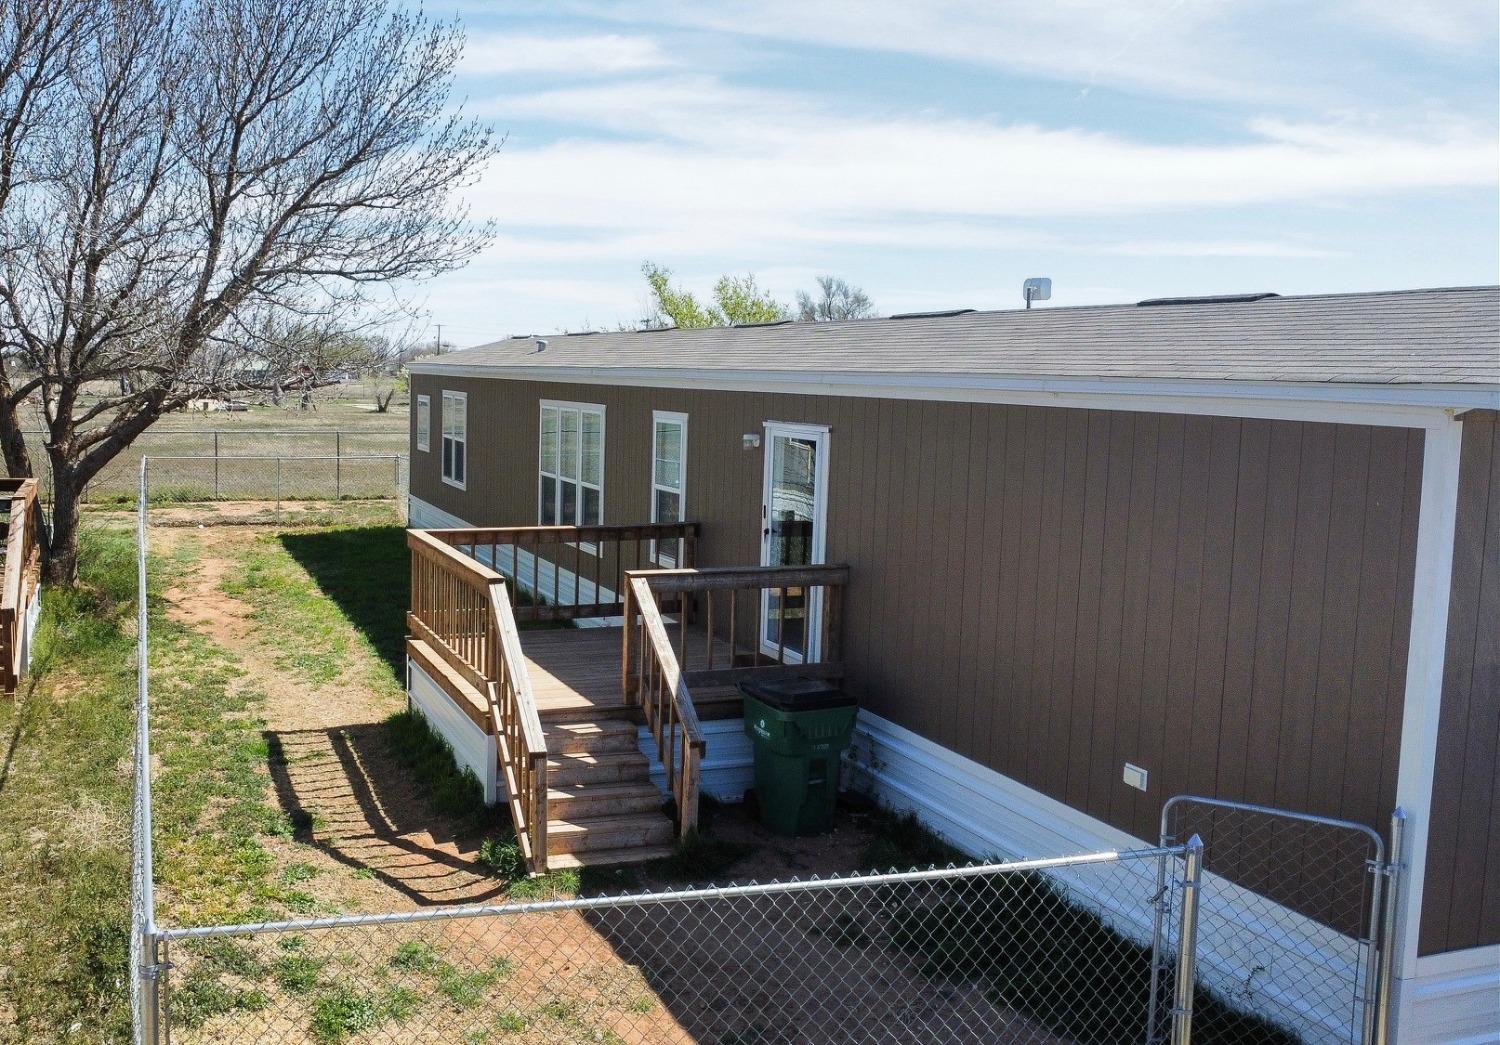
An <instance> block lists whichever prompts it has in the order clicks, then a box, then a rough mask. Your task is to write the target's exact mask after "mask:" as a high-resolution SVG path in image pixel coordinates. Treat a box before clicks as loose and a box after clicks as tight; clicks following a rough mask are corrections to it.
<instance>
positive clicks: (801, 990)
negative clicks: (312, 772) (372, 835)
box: [162, 846, 1197, 1045]
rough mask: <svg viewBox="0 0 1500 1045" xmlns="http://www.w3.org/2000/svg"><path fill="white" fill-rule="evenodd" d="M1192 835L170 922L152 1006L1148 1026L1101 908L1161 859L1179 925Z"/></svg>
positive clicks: (1149, 890)
mask: <svg viewBox="0 0 1500 1045" xmlns="http://www.w3.org/2000/svg"><path fill="white" fill-rule="evenodd" d="M1196 852H1197V851H1196V850H1193V849H1190V847H1188V846H1181V847H1176V848H1174V849H1170V850H1162V851H1157V850H1144V851H1140V852H1125V853H1108V854H1096V855H1089V856H1081V857H1069V858H1064V859H1058V860H1034V861H1019V862H1014V863H1004V864H987V865H980V866H973V867H966V868H958V869H954V868H949V869H943V870H928V871H915V872H908V873H900V874H895V873H892V874H880V875H869V876H859V877H850V878H839V879H831V880H827V881H800V882H787V883H779V884H770V885H750V886H741V887H727V888H715V889H698V890H687V891H682V892H675V893H674V892H669V893H652V894H640V895H626V896H619V897H605V898H592V899H580V900H563V901H555V902H550V903H534V904H519V905H508V906H501V907H483V908H453V909H447V910H441V911H427V912H420V913H414V914H392V915H382V916H372V917H363V918H344V919H325V920H307V921H293V922H280V923H275V924H270V925H259V926H228V927H218V928H209V929H198V930H195V929H171V930H167V931H165V932H164V933H162V939H163V940H164V941H165V946H166V947H167V948H168V949H169V950H168V953H167V957H168V958H169V961H170V964H169V965H168V970H169V972H168V980H167V982H166V984H165V986H164V990H163V996H164V999H165V1012H166V1014H167V1017H168V1020H169V1022H170V1026H171V1034H172V1040H173V1041H175V1042H194V1041H214V1042H234V1043H243V1045H250V1043H273V1042H274V1043H282V1042H295V1041H335V1040H341V1039H342V1038H344V1037H347V1036H352V1035H355V1034H358V1035H360V1037H361V1040H366V1041H379V1042H392V1043H395V1042H481V1041H489V1040H492V1039H494V1040H506V1041H522V1042H573V1041H611V1042H621V1041H629V1042H714V1043H725V1045H728V1043H741V1042H745V1043H748V1042H758V1043H766V1045H769V1043H772V1042H778V1043H780V1042H799V1043H801V1042H935V1041H942V1042H972V1043H976V1045H977V1043H980V1042H1079V1043H1083V1042H1101V1043H1102V1042H1124V1041H1131V1042H1141V1041H1144V1040H1145V1033H1146V1022H1147V1016H1148V1013H1149V1011H1150V1008H1151V1006H1150V998H1149V992H1150V990H1151V982H1152V981H1151V962H1150V948H1149V946H1148V945H1147V944H1146V943H1145V942H1143V941H1142V940H1139V939H1132V938H1131V937H1130V936H1128V935H1126V934H1124V933H1122V932H1120V931H1118V930H1117V929H1116V928H1115V927H1114V925H1115V923H1128V924H1141V923H1142V921H1143V919H1145V918H1147V917H1149V912H1150V911H1151V909H1152V904H1153V900H1154V892H1155V886H1154V883H1155V867H1156V863H1157V860H1158V859H1164V860H1167V861H1169V862H1170V863H1171V864H1172V865H1173V866H1174V867H1175V868H1177V869H1178V873H1176V874H1174V875H1173V876H1172V879H1171V883H1170V889H1171V892H1172V894H1173V902H1172V904H1171V906H1172V907H1173V909H1174V910H1177V911H1179V915H1180V916H1179V921H1178V924H1179V925H1182V924H1184V922H1183V921H1182V918H1181V912H1183V911H1184V910H1186V908H1185V907H1184V905H1183V904H1181V903H1179V902H1177V900H1178V898H1180V897H1181V896H1182V894H1183V891H1184V890H1185V889H1187V890H1190V889H1191V888H1192V887H1193V883H1194V879H1195V877H1196V874H1197V871H1196V870H1195V868H1196V862H1195V861H1196ZM1073 881H1077V882H1079V883H1081V884H1082V886H1083V888H1082V889H1074V888H1072V887H1071V886H1070V884H1069V883H1070V882H1073ZM1191 936H1192V928H1191V925H1188V926H1187V928H1186V931H1185V932H1184V931H1182V930H1179V931H1176V932H1174V938H1176V939H1177V940H1178V941H1179V942H1181V943H1182V944H1183V946H1185V947H1187V948H1188V949H1189V950H1190V949H1191ZM1173 968H1174V975H1173V976H1171V977H1169V978H1168V979H1167V980H1166V981H1165V982H1164V983H1163V986H1162V1006H1161V1008H1162V1010H1163V1011H1164V1012H1170V1013H1175V1014H1176V1022H1177V1024H1178V1025H1179V1026H1180V1028H1181V1030H1180V1032H1179V1033H1184V1034H1185V1032H1186V1021H1187V1020H1189V1019H1190V1018H1191V1015H1192V1012H1191V1009H1192V999H1191V988H1190V986H1189V987H1188V988H1187V990H1188V993H1187V995H1180V994H1179V991H1180V990H1181V989H1182V988H1181V986H1180V984H1179V979H1178V977H1177V976H1176V975H1175V969H1176V962H1175V960H1174V962H1173ZM1184 982H1187V983H1189V984H1190V982H1191V977H1190V976H1189V977H1188V979H1187V980H1186V981H1184ZM226 998H227V999H228V1002H227V1004H226V1001H225V999H226ZM209 1001H211V1002H212V1004H205V1002H209ZM226 1009H227V1010H228V1011H225V1010H226ZM209 1013H213V1015H209ZM1178 1040H1186V1038H1185V1037H1182V1038H1179V1039H1178Z"/></svg>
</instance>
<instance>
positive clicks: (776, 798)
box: [740, 678, 859, 835]
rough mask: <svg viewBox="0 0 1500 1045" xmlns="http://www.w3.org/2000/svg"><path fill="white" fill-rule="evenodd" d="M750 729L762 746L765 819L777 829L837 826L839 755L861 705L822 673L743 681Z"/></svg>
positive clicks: (759, 763)
mask: <svg viewBox="0 0 1500 1045" xmlns="http://www.w3.org/2000/svg"><path fill="white" fill-rule="evenodd" d="M740 692H741V693H743V694H744V695H745V734H746V735H747V736H749V737H750V742H751V744H752V745H753V746H754V748H755V797H756V800H757V801H758V803H759V805H760V822H761V823H762V824H763V825H764V826H766V827H767V828H769V829H770V830H772V831H775V832H776V833H777V834H783V835H815V834H820V833H821V832H823V831H827V830H828V829H829V828H830V827H832V826H833V809H834V804H835V802H836V801H837V799H838V791H839V756H840V754H842V753H843V750H844V749H845V748H846V747H848V746H849V740H850V737H851V735H852V734H853V732H854V716H855V714H856V713H857V711H858V710H859V709H858V705H857V704H856V703H855V700H854V698H853V697H850V696H846V695H845V694H844V693H843V691H842V690H840V689H839V687H838V686H837V685H836V684H834V683H830V682H828V681H826V680H823V679H814V678H786V679H776V680H766V681H759V682H758V681H753V680H750V681H745V682H741V683H740Z"/></svg>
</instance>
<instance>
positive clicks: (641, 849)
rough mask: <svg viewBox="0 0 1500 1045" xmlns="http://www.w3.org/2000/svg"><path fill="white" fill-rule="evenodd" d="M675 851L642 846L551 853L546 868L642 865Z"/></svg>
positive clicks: (661, 846) (662, 846) (664, 846)
mask: <svg viewBox="0 0 1500 1045" xmlns="http://www.w3.org/2000/svg"><path fill="white" fill-rule="evenodd" d="M676 851H677V850H676V849H675V848H674V847H673V846H670V845H642V846H635V847H633V848H625V849H586V850H584V851H583V852H578V853H552V854H551V855H549V856H548V857H547V868H548V870H552V871H567V870H570V869H573V868H577V867H610V866H613V865H614V864H643V863H646V862H647V861H649V860H661V859H663V858H665V857H668V856H671V855H672V854H673V853H674V852H676Z"/></svg>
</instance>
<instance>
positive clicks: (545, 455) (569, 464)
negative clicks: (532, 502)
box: [537, 400, 604, 551]
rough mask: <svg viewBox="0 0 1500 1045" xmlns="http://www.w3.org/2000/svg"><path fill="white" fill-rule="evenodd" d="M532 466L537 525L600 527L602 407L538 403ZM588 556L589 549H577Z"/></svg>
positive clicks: (601, 521)
mask: <svg viewBox="0 0 1500 1045" xmlns="http://www.w3.org/2000/svg"><path fill="white" fill-rule="evenodd" d="M540 446H541V453H540V455H539V456H540V460H539V461H538V465H537V473H538V477H539V478H538V482H537V522H539V523H540V524H541V525H543V526H598V525H600V524H601V523H603V522H604V407H602V406H593V405H590V404H587V403H556V402H551V401H548V400H544V401H543V402H542V419H541V439H540ZM582 547H583V548H584V549H586V550H588V551H593V550H595V549H594V545H592V544H584V545H583V546H582Z"/></svg>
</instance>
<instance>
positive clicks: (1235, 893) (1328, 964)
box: [845, 711, 1359, 1043]
mask: <svg viewBox="0 0 1500 1045" xmlns="http://www.w3.org/2000/svg"><path fill="white" fill-rule="evenodd" d="M845 770H846V775H847V779H848V782H849V785H850V786H852V787H856V788H858V789H860V790H863V791H867V792H869V793H870V794H872V795H874V796H875V797H876V798H878V799H879V800H880V801H881V802H883V803H884V804H885V805H887V806H889V807H891V808H893V809H896V810H899V811H903V812H905V811H908V810H910V811H913V812H915V813H916V814H917V816H918V817H919V818H920V819H921V820H922V822H923V823H924V824H926V825H927V826H928V827H929V828H930V829H931V830H933V831H934V832H936V833H937V834H938V835H940V836H941V837H942V838H943V840H944V841H946V842H948V844H950V845H952V846H954V847H955V848H958V849H961V850H963V851H964V852H966V853H968V854H970V855H971V856H973V857H976V858H994V857H996V856H999V857H1001V858H1005V859H1019V858H1034V857H1048V856H1066V855H1073V854H1078V853H1098V852H1113V851H1119V850H1126V849H1141V848H1148V847H1151V846H1154V845H1155V844H1156V843H1155V842H1149V843H1148V842H1146V841H1144V840H1142V839H1139V838H1136V837H1134V836H1133V835H1130V834H1127V833H1125V832H1124V831H1120V830H1119V829H1117V828H1114V827H1111V826H1110V825H1108V824H1106V823H1104V822H1103V821H1101V820H1096V819H1094V818H1093V817H1090V816H1088V815H1086V814H1084V813H1082V812H1080V811H1079V810H1077V809H1074V808H1073V807H1072V806H1069V805H1065V804H1064V803H1062V802H1058V801H1056V800H1055V799H1052V798H1048V797H1047V796H1046V795H1044V794H1041V793H1040V792H1038V791H1035V790H1033V789H1032V788H1029V787H1026V786H1025V785H1023V784H1020V783H1018V782H1017V781H1015V780H1012V779H1010V778H1009V777H1006V776H1002V775H1001V774H1000V773H997V772H995V771H994V770H992V769H989V768H987V767H985V766H982V765H980V764H979V763H977V762H974V761H973V760H971V759H967V758H964V757H963V756H962V755H959V754H957V753H956V752H953V751H950V750H948V749H947V748H944V747H942V746H940V745H938V744H934V743H933V742H932V741H930V740H927V739H926V738H924V737H922V736H919V735H918V734H916V733H913V732H911V731H910V730H908V729H904V728H902V727H901V726H898V725H896V724H895V723H893V722H888V721H887V720H885V719H883V718H880V717H879V716H877V715H872V714H870V713H869V712H866V711H861V712H860V713H859V722H858V724H857V726H856V727H855V735H854V745H853V747H852V748H851V749H850V752H849V755H848V756H847V758H846V762H845ZM1055 877H1056V878H1057V879H1058V881H1059V884H1062V885H1064V886H1066V887H1067V889H1068V891H1069V892H1070V894H1071V895H1072V896H1073V897H1074V899H1076V900H1079V901H1082V902H1083V903H1084V904H1086V905H1087V906H1089V907H1090V908H1091V909H1092V910H1093V911H1094V913H1095V914H1097V915H1098V916H1099V917H1100V918H1101V919H1102V920H1103V921H1105V922H1106V923H1107V924H1109V925H1110V926H1111V927H1112V928H1113V929H1115V931H1117V932H1119V933H1120V934H1121V935H1123V936H1126V937H1128V938H1130V939H1132V940H1134V941H1136V942H1137V943H1141V944H1146V945H1149V943H1150V941H1151V932H1152V917H1153V908H1152V903H1151V898H1152V896H1153V894H1154V893H1155V889H1156V862H1155V861H1154V860H1136V861H1131V862H1128V863H1124V864H1121V865H1104V866H1103V867H1097V866H1096V867H1081V868H1076V869H1065V870H1062V871H1059V872H1056V873H1055ZM1132 878H1133V879H1134V881H1133V882H1132V880H1131V879H1132ZM1206 879H1207V881H1208V884H1207V885H1206V887H1205V893H1207V894H1208V895H1211V896H1212V897H1213V902H1214V903H1215V904H1216V905H1217V906H1218V908H1219V909H1220V910H1223V909H1225V908H1228V909H1229V910H1238V911H1241V912H1243V913H1242V914H1241V915H1240V916H1239V917H1238V918H1236V919H1234V923H1233V924H1230V919H1224V920H1222V921H1219V922H1218V923H1217V925H1216V924H1214V922H1213V921H1211V920H1209V919H1204V920H1202V921H1200V923H1199V944H1200V946H1199V952H1198V953H1199V965H1198V970H1199V978H1200V982H1202V983H1203V984H1204V985H1205V986H1207V987H1209V988H1210V989H1211V990H1214V991H1215V993H1217V994H1219V995H1220V997H1222V998H1224V999H1225V1000H1226V1001H1230V1002H1231V1003H1232V1004H1234V1005H1236V1006H1237V1007H1239V1008H1242V1009H1244V1010H1246V1011H1249V1012H1254V1013H1256V1014H1257V1015H1260V1016H1263V1017H1265V1018H1266V1019H1269V1020H1272V1021H1273V1022H1275V1023H1278V1024H1281V1025H1283V1026H1285V1027H1287V1028H1290V1029H1293V1030H1295V1031H1297V1032H1298V1033H1299V1034H1300V1035H1301V1036H1302V1038H1303V1040H1305V1041H1307V1042H1309V1043H1314V1042H1317V1043H1321V1042H1329V1043H1333V1042H1347V1040H1348V1037H1347V1029H1345V1028H1346V1027H1347V1024H1346V1025H1345V1027H1343V1028H1341V1027H1339V1026H1335V1025H1333V1022H1334V1021H1333V1019H1332V1018H1330V1019H1329V1023H1328V1025H1324V1024H1322V1023H1320V1022H1319V1021H1318V1020H1317V1019H1316V1018H1315V1017H1311V1016H1309V1014H1308V1012H1307V1011H1306V1009H1305V1008H1304V1005H1305V1002H1304V1001H1303V1000H1301V998H1299V995H1300V996H1303V997H1305V995H1306V994H1307V992H1308V990H1309V986H1310V985H1316V986H1317V987H1318V988H1320V989H1321V990H1320V993H1322V992H1324V991H1326V993H1327V1002H1326V1005H1325V1007H1326V1008H1328V1009H1331V1010H1332V1011H1338V1009H1339V1007H1340V1005H1341V1001H1342V1002H1344V1003H1346V1000H1347V999H1348V998H1349V997H1350V995H1351V993H1352V989H1353V988H1352V985H1351V982H1350V981H1349V980H1347V979H1346V980H1344V981H1342V982H1339V981H1338V980H1336V979H1335V978H1333V977H1331V976H1330V969H1341V968H1349V969H1353V968H1356V967H1357V966H1358V965H1359V962H1358V961H1356V960H1355V955H1356V953H1357V945H1356V943H1355V941H1353V940H1347V944H1345V945H1333V946H1334V949H1333V950H1330V949H1329V947H1330V945H1329V943H1328V941H1327V939H1326V931H1325V930H1321V929H1320V928H1319V927H1316V925H1315V923H1313V922H1311V921H1310V920H1309V919H1307V918H1304V917H1302V916H1301V915H1299V914H1297V913H1296V912H1295V911H1292V910H1289V909H1287V908H1284V907H1279V906H1275V905H1270V904H1269V902H1268V901H1266V900H1265V899H1264V898H1263V897H1259V896H1254V895H1253V894H1250V893H1247V892H1246V891H1244V890H1241V889H1239V888H1237V887H1236V886H1234V885H1233V884H1232V883H1229V882H1226V881H1224V880H1223V879H1219V878H1216V877H1215V876H1213V875H1208V876H1206ZM1252 898H1253V902H1251V901H1252ZM1122 899H1123V900H1124V902H1122ZM1268 908H1269V909H1270V913H1269V914H1268V913H1267V910H1268ZM1252 912H1253V913H1252ZM1268 923H1269V924H1268ZM1340 939H1345V938H1340ZM1273 941H1277V942H1273ZM1267 968H1271V969H1275V970H1276V972H1275V975H1274V976H1273V977H1267V976H1266V975H1265V970H1266V969H1267ZM1247 985H1253V987H1247ZM1288 986H1291V987H1295V988H1296V990H1295V991H1294V992H1292V993H1291V994H1288V992H1287V991H1286V990H1285V988H1286V987H1288Z"/></svg>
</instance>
